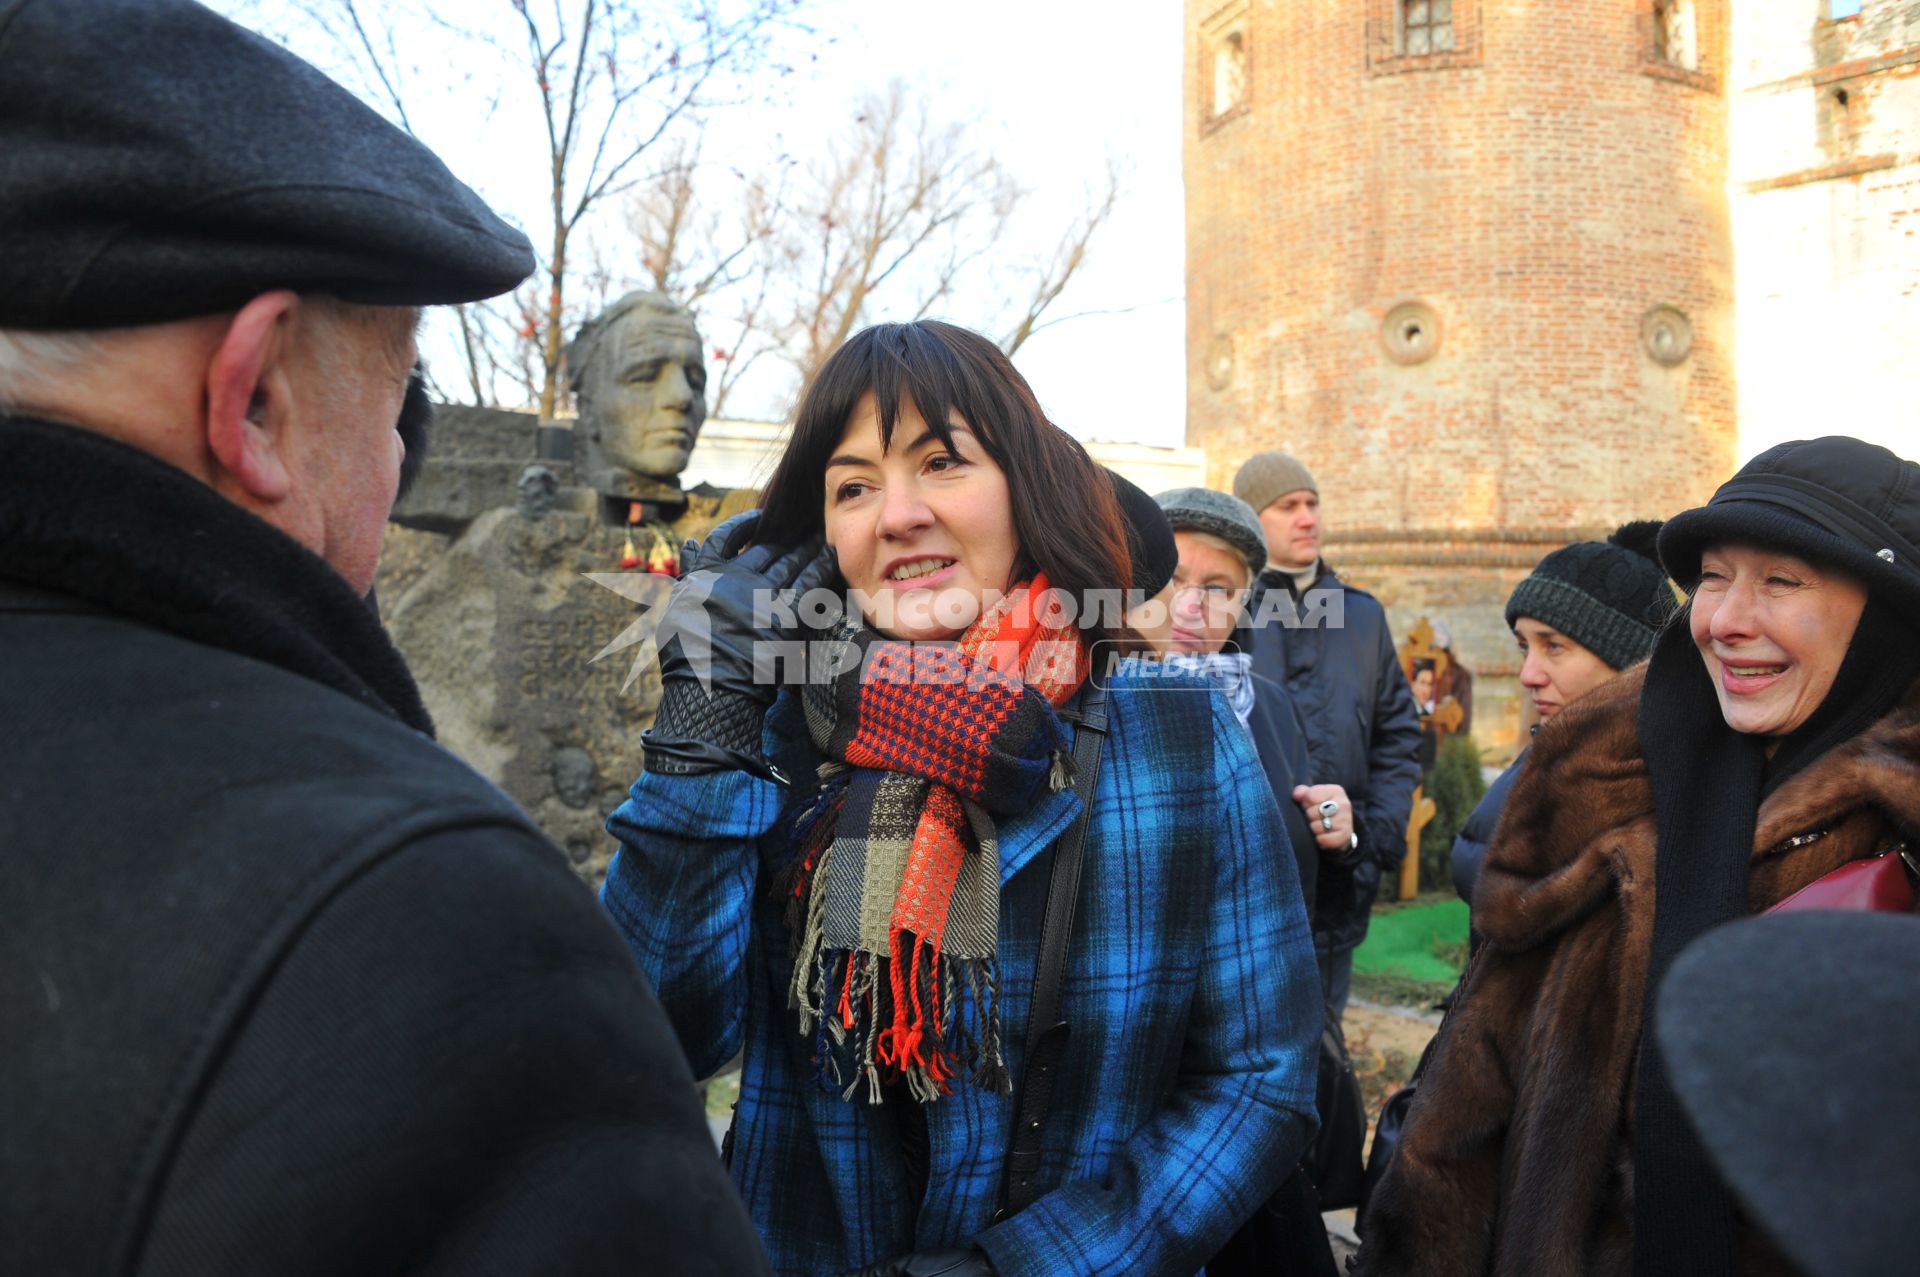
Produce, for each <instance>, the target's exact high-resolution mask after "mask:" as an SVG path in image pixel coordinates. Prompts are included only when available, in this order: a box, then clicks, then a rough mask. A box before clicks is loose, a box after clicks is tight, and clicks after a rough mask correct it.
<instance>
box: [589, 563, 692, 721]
mask: <svg viewBox="0 0 1920 1277" xmlns="http://www.w3.org/2000/svg"><path fill="white" fill-rule="evenodd" d="M581 575H582V576H584V577H586V578H587V579H588V580H589V581H592V582H593V583H594V584H595V585H597V586H600V587H601V588H602V589H607V590H612V591H613V592H614V593H615V594H618V595H619V596H620V597H621V598H623V599H626V600H628V601H629V602H633V603H637V604H639V605H640V606H641V607H642V608H644V609H646V610H645V611H644V612H642V613H641V614H640V615H639V616H638V617H635V618H634V621H633V624H631V625H629V626H627V628H626V629H624V630H622V631H620V633H619V635H617V636H616V637H615V638H614V640H613V641H612V642H611V643H608V644H607V645H606V646H605V647H603V648H601V649H600V650H599V651H598V652H596V653H594V655H593V656H592V657H591V658H590V659H589V661H588V664H592V663H593V662H594V661H598V660H600V659H602V658H603V657H608V656H611V655H613V654H614V653H615V652H620V651H625V650H626V649H627V648H630V647H634V648H638V649H639V650H637V651H635V652H634V654H633V665H632V666H631V667H630V668H629V669H628V670H627V677H626V681H625V682H623V683H621V684H620V690H621V691H623V692H624V691H626V690H627V689H628V688H629V687H632V686H633V684H634V682H635V680H637V679H638V678H639V677H640V674H641V671H643V670H645V669H646V668H647V664H648V662H649V660H650V659H658V655H659V653H660V651H661V650H662V649H663V648H665V647H666V646H667V644H669V643H672V642H678V643H679V645H680V651H681V654H682V655H683V656H684V657H685V658H686V662H687V665H688V667H689V668H690V669H691V670H692V671H693V675H694V677H695V678H698V679H699V680H700V687H701V689H702V690H703V691H706V692H707V693H709V694H711V693H712V691H713V626H712V624H711V623H710V622H709V621H708V620H707V598H708V596H709V595H711V594H712V593H713V583H714V582H715V581H716V580H717V579H719V576H720V574H719V573H718V572H715V571H712V570H711V569H702V570H701V571H698V572H692V573H689V574H688V575H687V576H685V577H683V578H681V579H680V580H679V581H677V582H676V581H674V580H673V579H672V578H671V577H665V576H661V575H659V574H658V573H655V572H583V573H581ZM649 639H651V640H652V643H653V647H652V652H651V653H649V651H648V650H647V648H646V647H645V646H644V645H645V644H646V643H647V641H648V640H649Z"/></svg>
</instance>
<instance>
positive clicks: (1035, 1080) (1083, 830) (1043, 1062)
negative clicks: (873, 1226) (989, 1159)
mask: <svg viewBox="0 0 1920 1277" xmlns="http://www.w3.org/2000/svg"><path fill="white" fill-rule="evenodd" d="M1078 717H1079V730H1078V731H1077V732H1076V733H1075V735H1074V739H1073V788H1074V792H1075V793H1077V794H1079V795H1080V814H1079V816H1077V817H1076V818H1075V819H1074V822H1073V823H1072V824H1071V825H1069V826H1067V831H1066V832H1065V833H1063V834H1061V835H1060V840H1059V841H1058V842H1056V843H1055V844H1054V845H1053V873H1052V876H1051V877H1049V878H1048V880H1047V908H1046V913H1045V914H1044V915H1043V916H1042V918H1041V922H1040V956H1039V960H1038V961H1037V962H1036V963H1035V964H1034V969H1033V1005H1032V1006H1031V1007H1030V1008H1029V1009H1028V1012H1027V1038H1026V1040H1027V1060H1026V1070H1025V1073H1024V1075H1023V1076H1022V1077H1021V1079H1020V1093H1019V1096H1018V1097H1017V1098H1016V1100H1015V1101H1014V1110H1013V1144H1012V1147H1011V1148H1009V1149H1008V1151H1007V1171H1006V1180H1005V1182H1004V1183H1003V1184H1002V1185H1001V1187H1000V1209H999V1210H998V1211H997V1212H995V1214H994V1219H995V1220H996V1221H998V1220H1002V1219H1005V1218H1006V1217H1007V1216H1009V1215H1012V1214H1015V1213H1016V1212H1018V1211H1021V1210H1024V1209H1026V1207H1027V1206H1029V1205H1031V1204H1032V1202H1033V1199H1034V1198H1035V1197H1036V1196H1038V1195H1039V1194H1038V1192H1037V1191H1036V1190H1037V1184H1038V1178H1037V1177H1038V1174H1039V1170H1040V1142H1041V1138H1042V1137H1043V1136H1044V1135H1045V1134H1046V1126H1047V1110H1048V1109H1049V1108H1050V1107H1051V1106H1052V1103H1053V1084H1054V1081H1055V1079H1057V1078H1058V1077H1059V1074H1060V1067H1059V1066H1060V1061H1061V1059H1062V1058H1063V1057H1064V1056H1065V1055H1066V1052H1067V1036H1068V1029H1067V1022H1066V1021H1065V1020H1063V1019H1062V1018H1061V1016H1060V997H1061V987H1062V986H1063V985H1064V984H1065V983H1066V977H1067V940H1068V938H1069V937H1070V936H1071V935H1072V933H1073V910H1074V906H1075V905H1076V904H1078V903H1079V900H1080V867H1081V865H1082V864H1083V863H1085V860H1086V850H1087V826H1088V825H1090V824H1091V823H1092V821H1093V787H1094V783H1095V782H1096V781H1097V780H1098V779H1099V777H1100V746H1101V744H1102V743H1103V742H1104V741H1105V739H1106V735H1107V690H1106V688H1104V687H1100V686H1097V685H1096V684H1094V683H1093V682H1092V681H1091V680H1089V681H1088V683H1087V687H1086V691H1085V692H1083V693H1082V694H1081V698H1080V712H1079V715H1078Z"/></svg>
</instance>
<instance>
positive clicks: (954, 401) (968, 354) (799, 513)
mask: <svg viewBox="0 0 1920 1277" xmlns="http://www.w3.org/2000/svg"><path fill="white" fill-rule="evenodd" d="M869 391H871V392H872V393H873V396H874V400H875V406H876V407H877V408H878V410H879V416H880V440H881V445H882V447H884V448H887V449H891V448H892V447H893V443H894V439H893V433H894V428H895V427H896V426H897V425H898V424H899V419H900V407H901V405H902V404H903V403H911V404H912V405H913V407H914V410H915V411H916V412H918V413H919V414H920V416H921V417H922V418H923V419H924V420H925V421H926V423H927V426H928V428H929V429H930V430H932V432H933V434H934V437H935V438H937V439H939V440H940V442H941V444H942V446H944V447H945V448H947V450H948V451H954V450H955V449H954V447H953V429H952V423H953V421H954V420H955V419H956V418H957V419H958V420H961V421H964V422H965V423H966V425H967V428H968V429H969V430H971V431H972V432H973V435H974V437H975V438H977V439H978V440H979V441H980V446H981V448H982V449H983V450H985V452H986V453H987V455H988V456H989V457H991V458H992V459H993V462H994V464H995V465H997V466H999V467H1000V469H1001V470H1002V471H1003V472H1004V473H1005V475H1006V478H1007V493H1008V500H1009V502H1010V504H1011V507H1012V510H1011V513H1012V516H1013V525H1014V531H1015V533H1016V535H1017V537H1018V539H1019V553H1018V557H1017V559H1016V561H1015V564H1014V571H1015V573H1016V577H1015V579H1016V580H1025V579H1029V578H1031V577H1032V576H1033V575H1034V574H1036V573H1041V572H1044V573H1045V574H1046V576H1047V579H1048V582H1049V584H1051V585H1052V586H1054V587H1056V588H1059V589H1062V590H1066V591H1069V592H1074V593H1079V592H1086V591H1094V590H1108V591H1111V590H1116V589H1117V590H1120V591H1122V592H1124V591H1125V590H1126V589H1127V588H1128V587H1129V586H1130V585H1131V583H1132V579H1133V566H1132V563H1131V562H1130V560H1129V558H1128V554H1127V541H1126V532H1125V524H1124V521H1123V520H1122V518H1121V514H1120V507H1119V503H1118V501H1116V500H1115V498H1114V495H1113V486H1112V485H1111V484H1110V483H1108V482H1107V479H1106V475H1105V472H1104V471H1103V470H1101V469H1100V467H1098V466H1097V465H1095V464H1094V462H1093V459H1092V458H1091V457H1089V456H1088V455H1087V452H1086V449H1085V448H1083V447H1081V446H1080V443H1079V441H1078V440H1076V439H1074V438H1073V437H1072V436H1071V435H1069V434H1068V433H1067V432H1066V431H1064V430H1062V429H1060V427H1058V426H1056V425H1054V424H1053V423H1052V422H1051V421H1048V420H1047V418H1046V414H1045V413H1044V412H1042V411H1041V409H1040V404H1039V401H1038V400H1036V399H1035V398H1034V395H1033V388H1032V387H1031V386H1029V385H1028V384H1027V379H1026V378H1025V377H1022V376H1021V375H1020V373H1019V371H1018V370H1017V369H1015V368H1014V366H1013V363H1012V361H1010V360H1009V359H1008V358H1007V356H1006V354H1005V353H1004V352H1002V351H1001V349H1000V347H999V346H997V345H995V344H994V343H993V342H992V341H990V340H988V339H987V338H985V337H983V336H981V335H980V334H979V333H975V332H969V331H968V330H966V329H964V328H957V327H955V326H954V325H952V324H944V323H939V322H937V321H934V320H918V321H916V322H914V323H910V324H877V325H875V326H874V327H872V328H868V329H865V330H863V331H862V332H859V333H856V334H855V335H854V336H853V338H852V339H851V340H849V341H848V342H847V344H846V345H844V346H842V347H841V348H840V349H839V350H836V351H835V352H833V354H832V355H831V356H829V357H828V359H827V361H826V362H825V363H824V364H822V365H821V366H820V370H819V371H818V372H816V373H815V374H814V376H813V379H812V380H811V381H810V382H809V383H808V385H807V387H806V389H805V391H804V392H802V394H801V396H800V407H799V410H798V412H796V413H795V414H794V421H793V436H792V438H791V439H789V440H788V442H787V449H786V451H785V452H784V453H782V454H781V457H780V462H779V464H778V465H777V466H775V467H774V471H773V476H772V477H771V478H770V479H768V481H767V486H766V487H765V489H763V490H762V492H761V497H760V529H759V531H758V533H757V534H756V539H758V540H760V541H762V542H766V543H769V544H778V545H798V544H800V543H801V542H803V541H806V540H808V539H810V538H812V537H814V536H817V535H819V534H820V533H822V532H823V531H824V530H825V527H826V474H827V462H828V461H829V460H831V459H832V457H833V455H834V453H835V451H836V450H837V449H838V447H839V445H840V440H841V439H842V438H843V437H844V436H845V434H846V432H847V425H848V423H849V422H851V421H852V419H853V414H854V411H855V410H856V409H857V408H858V407H859V406H860V401H861V399H862V398H863V397H864V396H865V395H866V394H867V393H868V392H869ZM1067 511H1072V512H1074V518H1072V519H1067V518H1063V517H1062V516H1063V514H1064V513H1065V512H1067ZM1083 628H1084V629H1086V630H1087V631H1088V632H1089V634H1090V635H1091V636H1092V637H1095V638H1099V637H1105V636H1106V634H1107V631H1106V629H1105V627H1104V625H1102V624H1100V623H1098V622H1083Z"/></svg>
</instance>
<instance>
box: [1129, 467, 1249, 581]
mask: <svg viewBox="0 0 1920 1277" xmlns="http://www.w3.org/2000/svg"><path fill="white" fill-rule="evenodd" d="M1154 500H1155V501H1157V502H1159V503H1160V508H1161V509H1162V510H1164V511H1166V515H1167V522H1168V523H1170V524H1172V525H1173V530H1174V531H1175V532H1178V531H1180V530H1181V529H1183V528H1184V529H1186V530H1188V531H1190V532H1205V533H1207V534H1208V535H1210V536H1216V537H1219V538H1220V539H1221V540H1222V541H1225V542H1226V543H1227V544H1228V545H1230V546H1232V547H1233V548H1234V549H1235V550H1236V551H1238V552H1239V554H1240V557H1241V558H1243V559H1245V560H1246V561H1247V570H1248V571H1249V572H1251V573H1252V574H1253V575H1254V576H1259V575H1260V571H1261V569H1262V568H1264V567H1266V566H1267V534H1266V533H1265V532H1264V531H1262V530H1261V528H1260V516H1259V515H1257V514H1255V513H1254V512H1253V507H1252V506H1250V505H1248V504H1247V503H1246V502H1244V501H1242V500H1241V499H1240V498H1239V497H1232V496H1228V495H1227V494H1226V493H1224V492H1215V491H1214V490H1213V489H1212V488H1169V489H1168V490H1167V491H1165V492H1162V493H1160V494H1159V495H1157V496H1155V497H1154Z"/></svg>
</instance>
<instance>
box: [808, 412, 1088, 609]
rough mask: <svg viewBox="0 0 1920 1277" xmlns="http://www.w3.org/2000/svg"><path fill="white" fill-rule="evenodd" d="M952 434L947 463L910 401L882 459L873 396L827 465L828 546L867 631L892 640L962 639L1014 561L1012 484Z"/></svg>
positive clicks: (963, 435) (972, 438) (966, 430)
mask: <svg viewBox="0 0 1920 1277" xmlns="http://www.w3.org/2000/svg"><path fill="white" fill-rule="evenodd" d="M949 429H950V431H951V434H952V437H953V448H952V450H951V451H950V450H949V449H948V448H947V446H946V445H945V444H943V443H941V442H940V437H939V436H938V435H937V434H935V433H934V432H933V431H932V429H931V428H929V427H928V425H927V423H926V421H925V419H924V418H922V417H921V416H920V412H919V410H918V409H917V408H916V407H915V406H914V404H913V402H912V400H911V399H909V400H907V401H906V402H903V403H902V404H901V405H900V410H899V413H898V415H897V416H896V417H895V418H894V423H893V442H892V446H891V447H883V446H882V442H881V437H880V410H879V405H878V403H877V401H876V400H875V399H874V396H873V393H872V392H871V391H869V392H868V393H867V394H865V395H863V396H861V398H860V402H859V403H858V404H857V405H856V406H855V408H854V410H853V416H852V418H851V419H850V420H849V421H848V422H847V429H846V433H845V434H844V435H843V436H841V439H840V444H839V446H838V447H837V448H835V449H834V453H833V456H832V457H831V458H830V459H829V460H828V461H827V469H826V493H825V498H826V533H827V543H828V544H829V545H831V546H832V547H833V548H834V551H835V553H836V554H838V556H839V559H840V573H841V575H842V576H844V577H845V578H846V582H847V585H848V586H849V587H851V588H852V589H853V590H854V591H856V592H857V595H858V597H859V599H860V610H861V612H862V614H863V615H864V616H865V618H866V620H867V623H868V624H869V625H871V626H873V627H874V628H875V629H877V630H879V631H880V632H881V633H883V634H887V635H890V636H892V637H894V638H902V639H914V640H932V639H950V638H954V637H956V636H958V635H959V634H960V633H961V632H963V631H964V630H965V629H966V628H967V626H969V625H971V624H972V623H973V621H974V620H975V619H977V618H978V617H979V615H980V614H981V612H982V611H984V610H985V608H986V607H988V606H991V605H992V603H993V602H994V601H995V600H996V599H997V598H998V597H999V595H1000V594H1002V593H1004V592H1005V591H1006V590H1007V589H1008V587H1009V586H1010V585H1011V584H1012V576H1013V569H1014V563H1015V562H1016V560H1017V559H1018V558H1019V552H1020V541H1019V535H1018V533H1017V532H1016V531H1015V529H1014V526H1013V502H1012V498H1011V496H1010V494H1009V493H1008V490H1007V476H1006V472H1005V471H1003V470H1001V468H1000V467H999V465H998V464H997V463H996V462H995V461H994V460H993V458H992V457H990V456H988V455H987V450H986V448H985V447H984V446H983V445H982V444H981V442H980V440H979V438H978V436H976V435H975V434H974V433H973V431H972V429H971V428H970V427H969V426H968V425H967V423H966V422H965V421H962V420H961V419H960V418H959V417H958V416H955V417H954V418H953V419H952V420H951V421H950V422H949ZM1062 513H1063V517H1064V515H1065V513H1066V512H1064V511H1063V512H1062Z"/></svg>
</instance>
